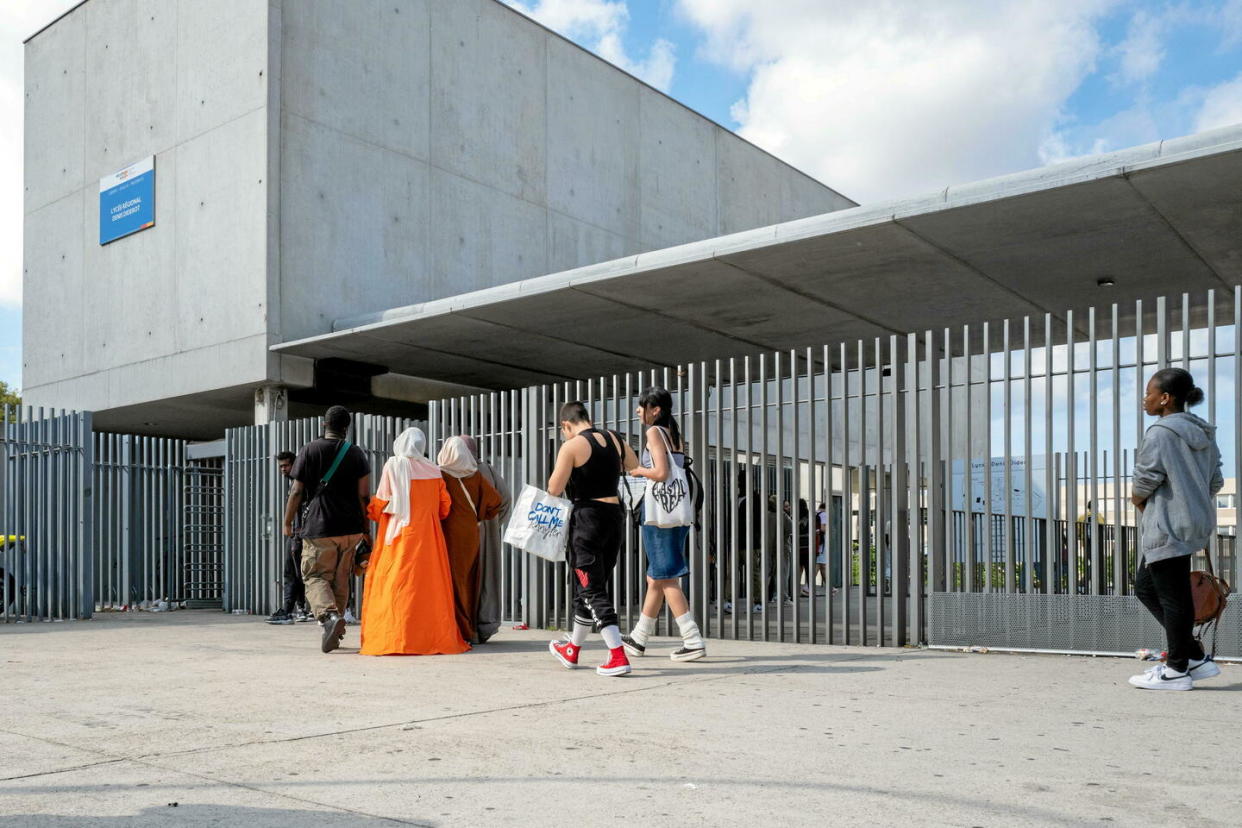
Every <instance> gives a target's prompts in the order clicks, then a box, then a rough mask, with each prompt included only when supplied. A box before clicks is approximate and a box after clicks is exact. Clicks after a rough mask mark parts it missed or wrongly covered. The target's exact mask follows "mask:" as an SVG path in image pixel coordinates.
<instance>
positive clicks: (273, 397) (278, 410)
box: [254, 385, 289, 425]
mask: <svg viewBox="0 0 1242 828" xmlns="http://www.w3.org/2000/svg"><path fill="white" fill-rule="evenodd" d="M288 419H289V393H288V389H286V388H285V387H284V386H283V385H264V386H263V387H261V388H256V389H255V390H254V424H255V425H266V424H268V423H283V422H284V421H286V420H288Z"/></svg>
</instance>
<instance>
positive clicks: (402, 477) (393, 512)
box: [359, 428, 470, 655]
mask: <svg viewBox="0 0 1242 828" xmlns="http://www.w3.org/2000/svg"><path fill="white" fill-rule="evenodd" d="M426 450H427V437H426V435H424V434H423V432H422V431H421V430H420V429H417V428H407V429H406V430H405V431H403V432H401V434H400V436H398V437H397V440H396V442H394V443H393V446H392V454H393V456H392V457H390V458H388V460H387V461H386V462H385V463H384V470H383V472H382V473H381V475H380V481H379V485H378V486H377V487H376V490H375V497H373V498H371V501H370V503H369V504H367V516H368V517H370V518H371V519H372V520H374V521H376V522H377V523H378V524H379V527H378V529H377V530H376V533H375V540H376V545H375V549H374V550H373V551H372V553H371V560H370V562H369V563H368V564H367V569H366V573H367V577H366V579H365V580H364V581H363V587H362V646H361V648H360V650H359V652H360V653H362V655H436V654H442V655H450V654H456V653H464V652H465V651H466V650H469V649H470V645H469V644H467V643H466V641H465V640H464V639H463V638H462V637H461V634H460V632H459V631H458V628H457V622H456V620H455V618H454V608H453V607H454V602H453V577H452V574H451V573H450V571H449V558H448V549H447V547H446V546H445V543H444V533H443V531H442V529H441V527H440V521H441V520H443V519H444V518H445V517H447V516H448V513H449V510H450V509H451V508H452V501H451V499H450V498H449V493H448V489H447V488H445V485H444V478H443V477H441V474H440V468H439V467H438V466H437V465H436V464H435V463H432V462H431V461H430V460H428V459H427V457H426Z"/></svg>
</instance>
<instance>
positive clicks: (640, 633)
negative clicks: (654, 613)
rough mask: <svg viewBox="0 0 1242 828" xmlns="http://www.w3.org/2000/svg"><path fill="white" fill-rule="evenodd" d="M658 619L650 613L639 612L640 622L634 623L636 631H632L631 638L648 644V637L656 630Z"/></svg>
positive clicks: (641, 643)
mask: <svg viewBox="0 0 1242 828" xmlns="http://www.w3.org/2000/svg"><path fill="white" fill-rule="evenodd" d="M655 625H656V620H655V619H654V618H652V617H651V616H649V615H643V614H642V613H641V612H640V613H639V614H638V623H637V624H635V625H634V632H632V633H630V638H632V639H634V641H636V642H637V643H638V644H639V645H640V646H642V647H646V646H647V639H648V638H650V637H651V634H652V633H653V632H655Z"/></svg>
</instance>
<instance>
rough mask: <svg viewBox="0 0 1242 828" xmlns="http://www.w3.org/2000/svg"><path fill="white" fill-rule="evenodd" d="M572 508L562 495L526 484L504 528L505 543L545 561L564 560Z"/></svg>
mask: <svg viewBox="0 0 1242 828" xmlns="http://www.w3.org/2000/svg"><path fill="white" fill-rule="evenodd" d="M572 508H573V504H572V503H570V502H569V501H568V500H566V499H565V498H563V497H553V496H552V495H550V494H548V493H547V492H545V491H544V490H543V489H540V488H538V487H536V486H531V485H529V484H527V485H526V486H523V487H522V493H521V494H519V495H518V499H517V501H516V502H515V503H514V504H513V512H512V514H511V516H510V518H509V525H508V526H507V527H505V538H504V541H505V543H507V544H509V545H511V546H515V547H517V548H518V549H524V550H526V551H527V552H529V553H531V554H532V555H538V556H539V557H541V558H543V559H544V560H548V561H563V560H565V543H566V541H567V540H568V539H569V511H570V509H572Z"/></svg>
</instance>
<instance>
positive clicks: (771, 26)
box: [679, 0, 1112, 201]
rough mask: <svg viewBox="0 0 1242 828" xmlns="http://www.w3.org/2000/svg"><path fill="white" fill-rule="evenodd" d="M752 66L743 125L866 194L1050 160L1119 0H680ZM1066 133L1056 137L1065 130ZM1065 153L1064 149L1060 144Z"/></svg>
mask: <svg viewBox="0 0 1242 828" xmlns="http://www.w3.org/2000/svg"><path fill="white" fill-rule="evenodd" d="M679 2H680V9H681V11H682V12H683V13H684V14H685V16H686V17H687V18H688V19H689V20H690V21H692V22H693V23H695V24H696V25H698V26H699V27H700V28H701V29H702V30H703V31H704V33H705V34H706V36H707V39H706V43H705V45H704V47H703V50H702V54H703V55H704V56H705V57H707V58H709V59H711V60H714V61H716V62H719V63H722V64H725V65H728V66H730V67H733V68H735V69H739V70H743V71H747V72H749V73H750V77H751V80H750V86H749V88H748V90H747V93H746V97H745V99H744V100H742V101H739V102H738V104H737V106H736V107H735V108H734V117H735V118H736V119H737V121H738V123H739V124H740V129H739V130H738V131H739V132H740V134H741V135H743V136H744V137H746V138H748V139H750V140H752V141H754V142H755V143H757V144H759V145H760V146H762V147H764V148H765V149H768V150H769V151H771V152H773V153H775V154H776V155H778V156H779V157H781V158H784V159H786V160H788V161H790V162H791V163H793V164H795V165H797V166H799V167H801V168H803V169H805V170H806V171H807V172H809V173H811V174H812V175H815V176H816V177H818V178H820V179H821V180H823V181H824V182H825V183H827V184H828V185H830V186H832V187H835V188H838V189H840V190H841V191H842V192H844V193H845V194H847V195H849V196H851V197H853V198H856V199H859V200H862V201H871V200H875V199H878V198H884V197H891V196H898V195H905V194H911V193H917V192H923V191H931V190H936V189H939V188H942V187H945V186H947V185H950V184H954V183H961V182H964V181H970V180H973V179H977V178H981V177H986V176H990V175H997V174H1002V173H1006V172H1010V171H1013V170H1017V169H1022V168H1025V167H1030V166H1034V165H1036V164H1038V163H1039V162H1040V160H1041V149H1042V150H1043V152H1044V153H1045V154H1048V153H1049V152H1053V153H1054V151H1055V149H1056V148H1055V146H1051V147H1050V145H1048V144H1047V142H1048V141H1049V139H1050V137H1052V136H1054V131H1055V129H1056V127H1057V125H1058V123H1059V122H1060V121H1061V119H1062V115H1063V108H1064V106H1065V103H1066V101H1067V99H1068V98H1069V96H1070V95H1071V94H1072V93H1073V91H1074V90H1075V89H1076V88H1077V87H1078V86H1079V84H1080V83H1081V81H1082V79H1083V78H1084V77H1085V76H1086V75H1088V74H1089V73H1090V72H1092V71H1093V70H1094V67H1095V60H1096V57H1097V56H1098V54H1099V52H1100V48H1101V47H1100V43H1099V38H1098V36H1097V34H1096V31H1095V23H1096V20H1097V19H1098V18H1099V16H1100V15H1101V14H1102V13H1103V12H1105V11H1106V10H1107V9H1108V8H1109V7H1110V6H1111V5H1112V0H1042V2H1039V3H1029V2H1013V1H1012V0H1009V1H1007V2H993V3H987V4H982V3H977V2H974V0H944V1H943V2H938V3H934V4H933V3H909V2H902V0H875V2H870V3H865V4H861V3H854V2H849V1H848V0H783V2H781V3H768V4H756V3H753V2H751V0H679ZM1054 143H1055V142H1054ZM1054 154H1055V153H1054Z"/></svg>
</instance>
